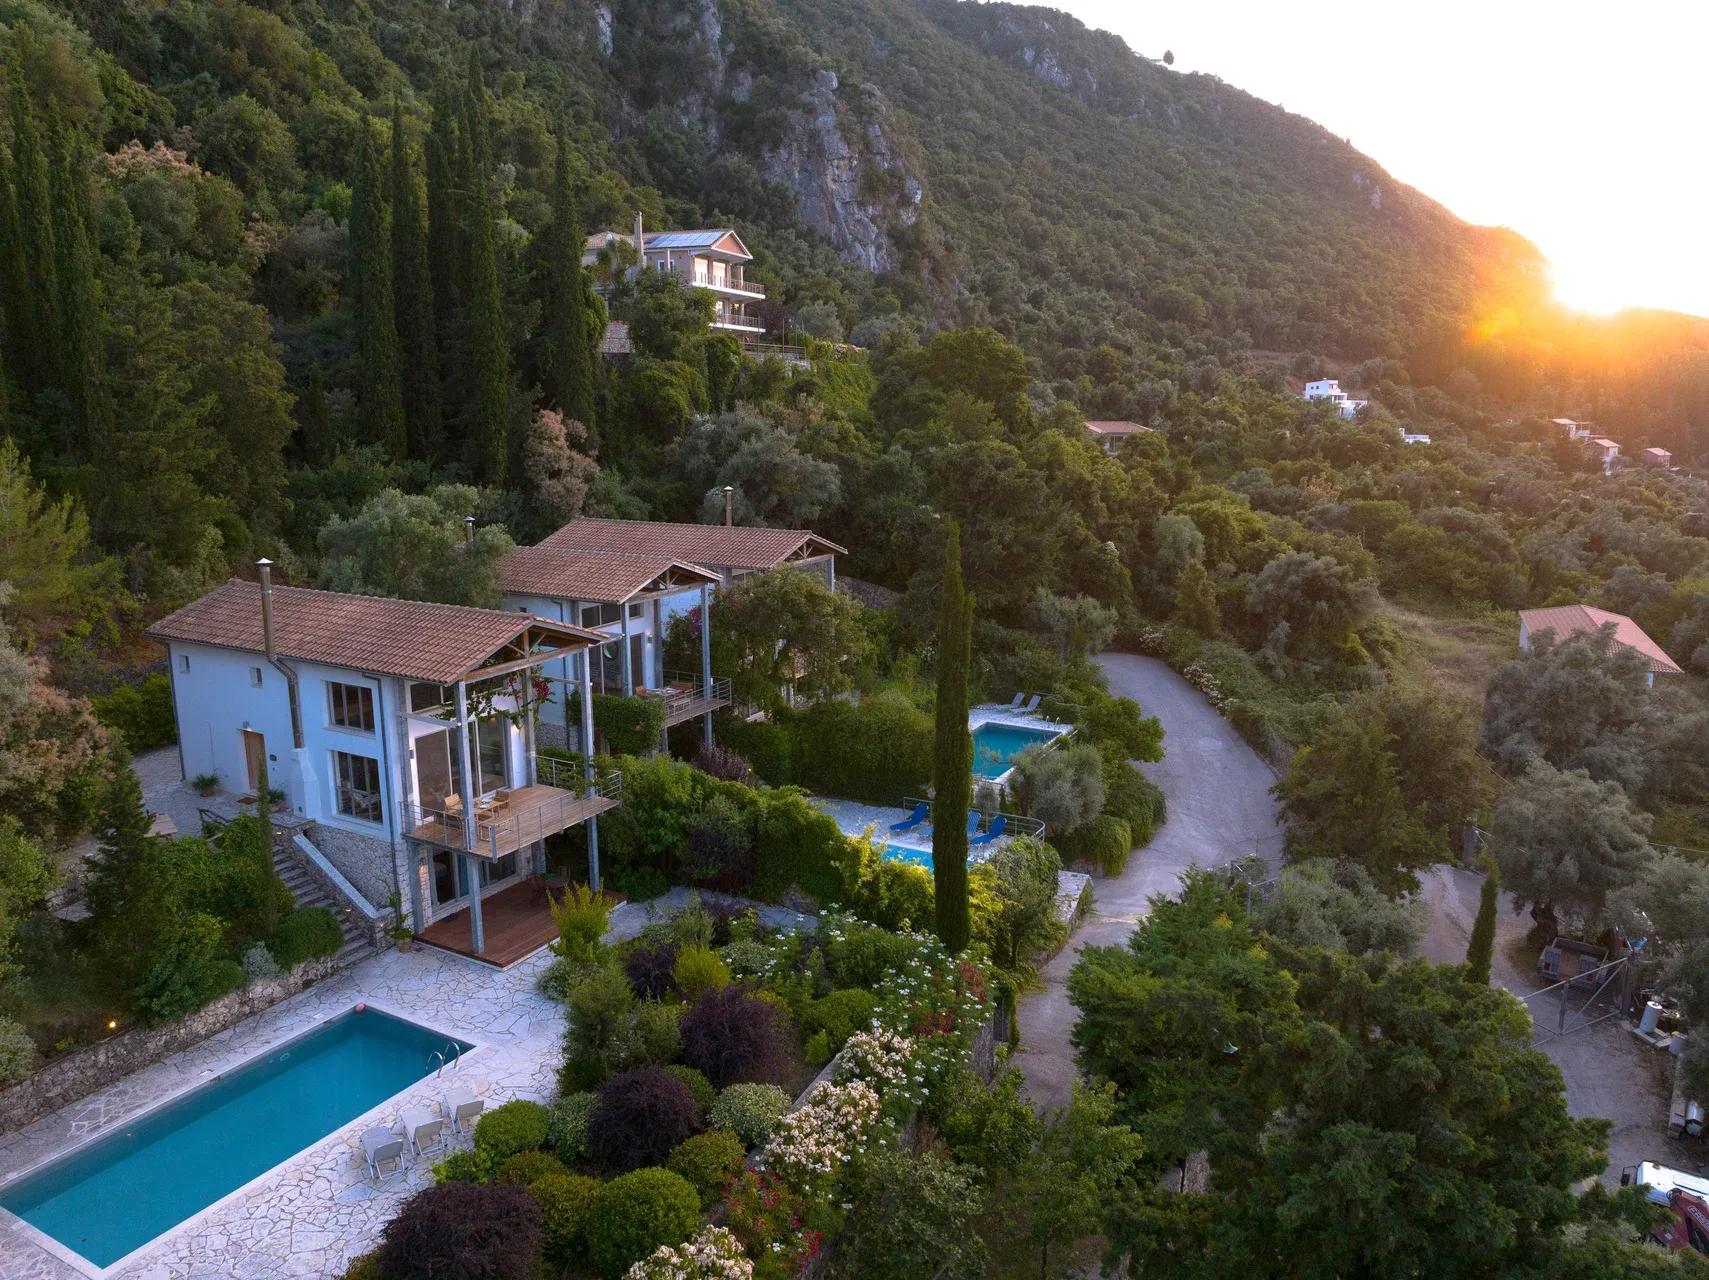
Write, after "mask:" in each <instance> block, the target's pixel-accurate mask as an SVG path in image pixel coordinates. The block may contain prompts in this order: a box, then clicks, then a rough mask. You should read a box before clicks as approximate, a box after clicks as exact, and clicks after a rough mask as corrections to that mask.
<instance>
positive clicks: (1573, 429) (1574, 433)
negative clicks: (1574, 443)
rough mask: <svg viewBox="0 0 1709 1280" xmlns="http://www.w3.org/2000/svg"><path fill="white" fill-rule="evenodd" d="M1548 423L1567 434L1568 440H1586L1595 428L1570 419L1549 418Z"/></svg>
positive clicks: (1586, 423)
mask: <svg viewBox="0 0 1709 1280" xmlns="http://www.w3.org/2000/svg"><path fill="white" fill-rule="evenodd" d="M1549 421H1550V422H1551V423H1552V424H1554V425H1555V426H1557V427H1559V428H1560V429H1561V430H1562V431H1565V432H1566V433H1567V439H1568V440H1588V439H1590V437H1591V433H1592V432H1593V431H1594V430H1595V427H1594V426H1592V425H1591V424H1590V423H1588V422H1578V421H1575V420H1574V419H1572V418H1550V419H1549Z"/></svg>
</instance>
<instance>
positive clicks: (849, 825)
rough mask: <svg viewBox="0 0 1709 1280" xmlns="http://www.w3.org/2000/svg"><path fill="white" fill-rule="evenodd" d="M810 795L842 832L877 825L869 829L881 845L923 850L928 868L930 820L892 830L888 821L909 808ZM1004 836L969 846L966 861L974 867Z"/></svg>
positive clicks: (853, 832)
mask: <svg viewBox="0 0 1709 1280" xmlns="http://www.w3.org/2000/svg"><path fill="white" fill-rule="evenodd" d="M811 799H812V801H813V803H814V805H815V806H817V807H818V808H819V809H820V810H821V811H822V812H824V813H828V814H829V815H830V816H831V818H832V819H833V820H834V821H835V822H836V824H837V826H838V827H839V828H841V830H842V833H843V834H844V835H846V836H859V835H865V834H866V831H867V829H868V828H871V827H875V828H877V829H876V830H875V831H873V833H872V835H873V839H874V840H876V841H877V842H878V844H879V845H880V846H883V845H887V844H889V845H895V846H896V847H897V848H900V849H912V850H913V851H914V852H916V853H921V854H924V855H925V858H926V862H925V865H926V866H927V868H930V866H931V861H932V824H931V822H930V821H926V822H922V823H921V824H920V825H919V826H917V827H915V828H914V829H913V830H912V831H892V830H890V824H891V823H892V822H900V821H902V819H904V818H906V817H907V816H908V812H909V811H908V810H907V809H887V808H884V807H883V806H881V805H875V804H861V803H860V802H859V801H858V800H834V799H832V798H831V797H829V796H813V797H811ZM1006 839H1008V837H1007V836H1000V837H998V838H997V839H996V840H994V841H992V842H991V843H990V844H987V845H981V846H979V847H978V848H977V849H972V850H970V851H969V852H968V855H967V863H968V865H969V866H974V867H976V866H978V865H979V864H980V863H981V862H984V861H985V859H987V858H989V857H990V856H991V855H992V854H993V853H995V852H997V850H998V849H1000V848H1001V847H1002V846H1003V842H1004V841H1005V840H1006Z"/></svg>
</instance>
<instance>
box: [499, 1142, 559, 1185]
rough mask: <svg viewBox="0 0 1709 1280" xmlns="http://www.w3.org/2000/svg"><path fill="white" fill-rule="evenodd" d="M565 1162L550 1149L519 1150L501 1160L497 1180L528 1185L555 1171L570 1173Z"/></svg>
mask: <svg viewBox="0 0 1709 1280" xmlns="http://www.w3.org/2000/svg"><path fill="white" fill-rule="evenodd" d="M568 1172H569V1170H568V1169H567V1168H565V1167H564V1162H563V1161H562V1160H560V1159H558V1157H557V1156H555V1155H553V1154H552V1153H551V1152H549V1151H518V1152H517V1153H516V1154H515V1155H513V1156H506V1157H505V1158H504V1159H503V1160H502V1161H500V1162H499V1166H498V1169H497V1170H496V1171H495V1172H494V1174H493V1181H495V1182H513V1183H515V1184H516V1185H517V1186H522V1187H526V1186H528V1185H530V1184H531V1183H533V1182H537V1181H538V1180H539V1179H541V1178H544V1177H546V1176H547V1175H548V1174H553V1173H568Z"/></svg>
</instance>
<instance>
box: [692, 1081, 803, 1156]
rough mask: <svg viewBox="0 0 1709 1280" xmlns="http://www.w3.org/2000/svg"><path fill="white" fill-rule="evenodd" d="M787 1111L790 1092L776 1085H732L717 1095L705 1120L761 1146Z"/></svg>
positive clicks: (717, 1127) (716, 1127)
mask: <svg viewBox="0 0 1709 1280" xmlns="http://www.w3.org/2000/svg"><path fill="white" fill-rule="evenodd" d="M788 1110H789V1095H788V1094H787V1093H785V1092H784V1091H783V1090H782V1089H780V1088H778V1087H777V1086H776V1085H775V1084H733V1085H731V1086H730V1087H729V1088H727V1089H725V1090H724V1091H723V1092H722V1093H720V1094H719V1095H718V1100H717V1101H716V1102H714V1103H713V1104H712V1109H711V1110H710V1111H709V1112H707V1115H706V1120H707V1123H708V1124H710V1125H711V1126H712V1127H713V1128H714V1129H727V1130H729V1131H730V1132H731V1133H733V1134H735V1135H736V1136H737V1137H738V1138H740V1139H741V1140H742V1141H743V1142H745V1143H747V1144H748V1146H750V1147H763V1146H764V1145H765V1144H766V1143H767V1142H769V1141H771V1135H772V1134H773V1133H775V1132H777V1126H778V1122H779V1121H781V1120H782V1119H783V1114H784V1112H786V1111H788Z"/></svg>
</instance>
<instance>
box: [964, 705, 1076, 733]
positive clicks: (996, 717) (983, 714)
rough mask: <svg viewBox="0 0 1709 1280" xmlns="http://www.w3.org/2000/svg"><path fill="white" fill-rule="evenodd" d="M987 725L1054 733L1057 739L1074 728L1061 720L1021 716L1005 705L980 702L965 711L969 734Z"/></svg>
mask: <svg viewBox="0 0 1709 1280" xmlns="http://www.w3.org/2000/svg"><path fill="white" fill-rule="evenodd" d="M987 724H1006V725H1008V726H1010V727H1011V728H1014V729H1038V730H1040V731H1042V732H1045V733H1050V732H1053V731H1054V732H1055V734H1056V736H1058V737H1061V736H1062V735H1063V734H1065V733H1067V732H1068V731H1069V730H1070V729H1072V728H1073V727H1074V726H1073V725H1071V724H1065V723H1063V722H1062V721H1061V720H1047V719H1045V718H1044V717H1043V716H1041V715H1030V716H1023V715H1022V714H1021V713H1020V712H1018V711H1011V710H1010V709H1009V707H1008V705H1007V704H1006V703H996V702H981V703H980V704H979V705H978V706H974V707H969V708H968V709H967V727H968V730H969V731H970V732H971V731H972V730H975V729H978V728H979V727H980V726H981V725H987Z"/></svg>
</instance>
